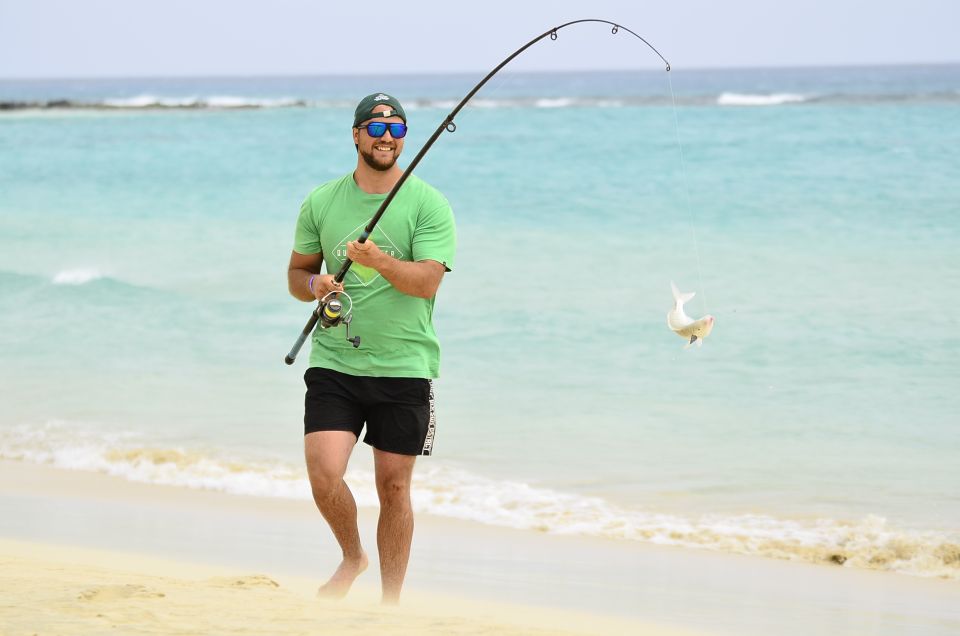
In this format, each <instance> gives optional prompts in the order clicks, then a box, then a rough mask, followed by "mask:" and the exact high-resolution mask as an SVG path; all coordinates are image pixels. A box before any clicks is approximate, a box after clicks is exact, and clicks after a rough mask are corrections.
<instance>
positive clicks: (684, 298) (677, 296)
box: [670, 281, 697, 305]
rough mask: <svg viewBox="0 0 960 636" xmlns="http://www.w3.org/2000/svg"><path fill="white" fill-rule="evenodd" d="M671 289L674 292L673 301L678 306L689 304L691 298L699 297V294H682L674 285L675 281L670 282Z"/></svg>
mask: <svg viewBox="0 0 960 636" xmlns="http://www.w3.org/2000/svg"><path fill="white" fill-rule="evenodd" d="M670 289H671V290H672V291H673V300H674V302H676V303H677V304H678V305H682V304H683V303H685V302H688V301H689V300H690V299H691V298H693V297H694V296H696V295H697V292H688V293H686V294H683V293H680V290H679V289H677V286H676V285H674V284H673V281H670Z"/></svg>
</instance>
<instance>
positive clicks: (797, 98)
mask: <svg viewBox="0 0 960 636" xmlns="http://www.w3.org/2000/svg"><path fill="white" fill-rule="evenodd" d="M807 99H809V98H808V97H806V96H804V95H798V94H796V93H770V94H761V95H753V94H749V93H722V94H721V95H720V97H718V98H717V105H719V106H780V105H782V104H798V103H802V102H805V101H807Z"/></svg>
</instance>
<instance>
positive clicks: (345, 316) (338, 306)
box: [284, 18, 670, 364]
mask: <svg viewBox="0 0 960 636" xmlns="http://www.w3.org/2000/svg"><path fill="white" fill-rule="evenodd" d="M584 22H599V23H601V24H609V25H610V26H611V27H613V28H611V29H610V33H611V34H613V35H616V34H617V33H618V32H619V31H620V30H621V29H622V30H624V31H626V32H627V33H629V34H630V35H632V36H634V37H635V38H637V39H638V40H640V41H641V42H643V43H644V44H646V45H647V46H648V47H649V48H650V50H651V51H653V52H654V53H656V54H657V56H658V57H659V58H660V59H661V60H663V63H664V64H666V66H667V72H669V71H670V62H668V61H667V59H666V58H665V57H663V55H661V54H660V51H658V50H657V49H656V48H655V47H654V46H653V45H652V44H650V43H649V42H647V41H646V40H645V39H644V38H643V37H642V36H640V35H639V34H637V33H636V32H634V31H631V30H630V29H628V28H627V27H625V26H622V25H620V24H617V23H616V22H610V21H609V20H599V19H596V18H587V19H583V20H574V21H572V22H566V23H564V24H561V25H560V26H556V27H553V28H552V29H550V30H548V31H545V32H543V33H541V34H540V35H538V36H537V37H535V38H533V39H532V40H530V41H529V42H527V43H526V44H524V45H523V46H521V47H520V48H519V49H517V50H516V51H514V52H513V53H512V54H511V55H510V56H509V57H507V58H506V59H505V60H503V61H502V62H500V64H498V65H497V66H496V67H495V68H494V69H493V70H492V71H490V72H489V73H487V76H486V77H484V78H483V79H482V80H480V82H479V83H478V84H477V85H476V86H474V87H473V89H472V90H471V91H470V92H469V93H467V96H466V97H464V98H463V99H461V100H460V103H459V104H457V105H456V107H454V109H453V110H452V111H450V114H449V115H447V116H446V117H445V118H444V120H443V121H442V122H441V123H440V125H439V126H438V127H437V129H436V130H435V131H434V132H433V134H432V135H431V136H430V138H429V139H428V140H427V143H425V144H424V145H423V148H421V149H420V152H418V153H417V156H416V157H414V158H413V161H411V162H410V165H409V166H407V169H406V170H404V171H403V174H401V175H400V178H399V179H398V180H397V183H396V184H395V185H394V186H393V189H392V190H390V192H389V194H387V198H386V199H384V200H383V203H381V204H380V207H379V208H378V209H377V213H376V214H374V215H373V218H372V219H370V222H369V223H368V224H367V226H366V227H365V228H364V230H363V232H362V233H361V234H360V236H359V238H357V242H358V243H366V242H367V239H368V238H370V234H371V233H372V232H373V228H374V227H376V225H377V222H379V221H380V217H382V216H383V213H384V212H386V210H387V206H389V205H390V202H391V201H393V198H394V197H395V196H396V195H397V192H398V191H399V190H400V188H401V187H402V186H403V184H404V182H405V181H406V180H407V177H409V176H410V174H411V173H412V172H413V169H414V168H416V167H417V165H418V164H419V163H420V160H421V159H423V156H424V155H425V154H427V151H428V150H430V147H431V146H433V144H434V142H436V141H437V139H439V138H440V135H442V134H443V131H447V132H451V133H452V132H456V130H457V125H456V124H455V123H454V121H453V120H454V118H455V117H456V116H457V114H458V113H459V112H460V109H462V108H463V107H464V106H465V105H466V104H467V102H469V101H470V99H471V98H472V97H473V96H474V95H476V94H477V92H478V91H479V90H480V89H481V88H483V86H484V84H486V83H487V82H488V81H489V80H490V78H491V77H493V76H494V75H496V74H497V73H499V72H500V69H502V68H503V67H504V66H506V65H507V64H509V63H510V62H511V61H512V60H513V59H514V58H515V57H517V56H518V55H520V54H521V53H523V52H524V51H526V50H527V49H529V48H530V47H531V46H533V45H534V44H536V43H537V42H539V41H540V40H542V39H544V38H546V37H549V38H550V39H551V40H556V39H557V31H559V30H560V29H564V28H566V27H568V26H572V25H574V24H582V23H584ZM351 265H353V261H352V260H350V259H349V258H348V259H346V260H345V261H344V262H343V265H342V266H341V267H340V271H339V272H337V275H336V276H334V282H336V283H342V282H343V279H344V278H345V277H346V275H347V272H348V271H349V270H350V266H351ZM339 295H344V296H347V294H346V293H344V292H330V293H328V294H327V295H326V296H324V297H323V298H321V299H320V302H319V304H318V305H317V308H316V309H314V310H313V313H312V314H310V320H308V321H307V324H306V325H305V326H304V328H303V331H302V332H301V333H300V336H299V337H298V338H297V341H296V342H295V343H293V348H292V349H290V353H288V354H287V356H286V357H285V358H284V362H286V363H287V364H293V361H294V360H296V358H297V354H298V353H299V352H300V348H301V347H303V343H304V342H306V340H307V338H309V337H310V334H311V333H313V330H314V327H316V325H317V322H319V323H320V327H321V328H322V329H328V328H330V327H336V326H337V325H341V324H342V325H344V326H345V327H346V331H347V333H346V335H347V341H348V342H350V343H351V344H352V345H353V346H354V348H357V347H359V346H360V336H354V337H353V338H351V337H350V321H351V319H352V318H353V300H352V299H350V308H349V310H347V312H346V313H344V309H343V303H342V302H341V301H340V299H339V297H338V296H339ZM347 298H348V299H349V296H347Z"/></svg>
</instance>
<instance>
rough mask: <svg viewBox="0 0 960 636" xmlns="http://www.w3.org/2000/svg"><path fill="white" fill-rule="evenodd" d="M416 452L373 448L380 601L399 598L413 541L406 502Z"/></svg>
mask: <svg viewBox="0 0 960 636" xmlns="http://www.w3.org/2000/svg"><path fill="white" fill-rule="evenodd" d="M416 459H417V457H416V455H398V454H396V453H388V452H386V451H381V450H377V449H374V451H373V461H374V468H375V470H376V476H377V495H379V497H380V521H379V523H378V524H377V550H378V551H379V553H380V580H381V585H382V587H383V602H384V603H387V604H395V603H397V602H399V601H400V588H401V587H403V577H404V575H406V573H407V562H408V561H409V560H410V543H411V542H412V540H413V507H412V506H411V505H410V479H411V477H412V476H413V463H414V462H415V461H416Z"/></svg>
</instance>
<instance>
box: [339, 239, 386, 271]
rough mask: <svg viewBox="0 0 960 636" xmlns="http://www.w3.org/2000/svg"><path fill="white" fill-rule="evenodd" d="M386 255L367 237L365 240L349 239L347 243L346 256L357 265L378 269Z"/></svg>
mask: <svg viewBox="0 0 960 636" xmlns="http://www.w3.org/2000/svg"><path fill="white" fill-rule="evenodd" d="M386 257H387V255H386V254H384V253H383V252H381V251H380V248H379V247H377V244H376V243H374V242H373V241H371V240H370V239H367V240H366V242H364V243H361V242H359V241H350V242H348V243H347V258H349V259H350V260H351V261H353V262H354V263H356V264H358V265H363V266H364V267H372V268H373V269H377V270H379V269H380V264H381V263H382V262H383V259H384V258H386Z"/></svg>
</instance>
